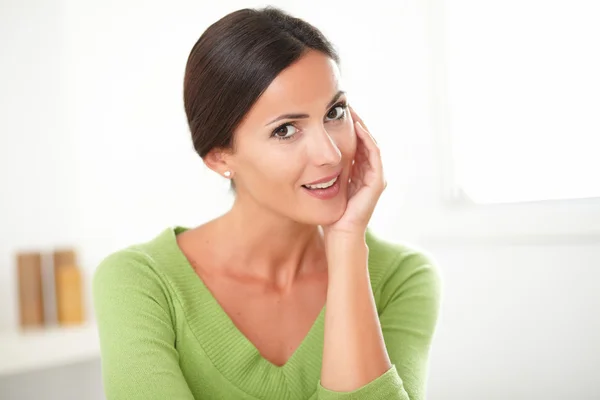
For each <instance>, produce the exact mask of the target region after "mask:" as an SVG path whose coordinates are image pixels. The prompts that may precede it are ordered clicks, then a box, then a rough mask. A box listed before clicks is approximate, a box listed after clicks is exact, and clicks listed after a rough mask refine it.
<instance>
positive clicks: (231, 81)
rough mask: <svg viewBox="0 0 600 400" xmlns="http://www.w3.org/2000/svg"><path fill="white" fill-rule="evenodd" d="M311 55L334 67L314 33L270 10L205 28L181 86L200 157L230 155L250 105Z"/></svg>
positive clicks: (329, 50) (328, 47)
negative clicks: (324, 57) (215, 152)
mask: <svg viewBox="0 0 600 400" xmlns="http://www.w3.org/2000/svg"><path fill="white" fill-rule="evenodd" d="M311 49H312V50H317V51H320V52H322V53H324V54H325V55H327V56H329V57H330V58H331V59H333V60H334V61H335V62H336V63H337V64H338V65H339V62H340V60H339V56H338V54H337V51H336V50H335V48H334V47H333V45H332V44H331V43H330V42H329V41H328V40H327V39H326V38H325V36H324V35H323V34H322V33H321V32H320V31H319V30H318V29H317V28H315V27H314V26H312V25H311V24H309V23H308V22H305V21H303V20H302V19H299V18H295V17H292V16H291V15H289V14H287V13H285V12H284V11H282V10H281V9H278V8H276V7H272V6H269V7H265V8H262V9H248V8H246V9H242V10H238V11H234V12H232V13H230V14H228V15H226V16H225V17H223V18H221V19H220V20H218V21H217V22H215V23H213V24H212V25H211V26H209V27H208V29H206V31H204V33H203V34H202V36H200V38H199V39H198V41H197V42H196V44H195V45H194V47H193V48H192V50H191V52H190V55H189V57H188V61H187V65H186V69H185V78H184V84H183V99H184V105H185V112H186V115H187V120H188V125H189V127H190V131H191V134H192V141H193V144H194V148H195V150H196V152H197V153H198V154H199V155H200V157H202V158H204V157H205V156H206V155H207V154H208V152H209V151H210V150H212V149H213V148H226V149H232V150H234V140H233V136H234V135H233V133H234V131H235V129H236V128H237V126H238V125H239V123H240V122H241V121H242V119H243V118H244V116H245V115H246V113H247V112H248V111H249V110H250V108H251V107H252V105H253V104H254V103H255V102H256V100H257V99H258V98H259V97H260V96H261V94H262V93H263V92H264V91H265V90H266V89H267V87H268V86H269V85H270V84H271V82H272V81H273V79H275V77H276V76H277V75H278V74H279V73H280V72H281V71H283V70H284V69H285V68H287V67H288V66H290V65H291V64H292V63H294V62H295V61H297V60H298V59H299V58H300V57H301V56H302V55H303V54H304V53H305V52H306V51H308V50H311ZM233 188H234V185H233V180H232V189H233Z"/></svg>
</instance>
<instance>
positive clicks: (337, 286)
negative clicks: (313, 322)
mask: <svg viewBox="0 0 600 400" xmlns="http://www.w3.org/2000/svg"><path fill="white" fill-rule="evenodd" d="M328 240H330V243H329V244H328V249H329V250H328V254H327V261H328V268H329V284H328V290H327V308H326V315H325V338H324V345H323V366H322V370H321V383H322V385H323V386H324V387H325V388H327V389H329V390H333V391H340V392H345V391H352V390H355V389H358V388H360V387H362V386H364V385H366V384H367V383H369V382H371V381H373V380H374V379H375V378H377V377H379V376H381V375H382V374H383V373H385V371H387V370H388V369H390V368H391V363H390V360H389V357H388V354H387V351H386V348H385V343H384V340H383V335H382V333H381V326H380V324H379V318H378V316H377V309H376V307H375V302H374V299H373V293H372V290H371V284H370V281H369V272H368V266H367V264H368V247H367V245H366V243H365V241H364V236H358V235H357V236H345V237H340V238H330V239H328Z"/></svg>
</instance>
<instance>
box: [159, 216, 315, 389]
mask: <svg viewBox="0 0 600 400" xmlns="http://www.w3.org/2000/svg"><path fill="white" fill-rule="evenodd" d="M186 230H188V228H185V227H180V226H177V227H174V228H169V229H167V231H165V233H164V238H165V241H168V242H169V243H165V244H166V245H167V246H165V247H168V248H170V249H171V251H169V252H168V253H170V263H171V265H172V267H175V269H176V270H177V273H175V274H172V277H171V278H172V283H173V285H174V286H175V291H176V293H177V296H178V297H179V300H180V302H181V305H182V308H183V311H184V314H185V318H186V320H187V322H188V324H189V327H190V329H191V330H192V332H193V333H194V335H195V336H196V338H197V340H198V341H199V343H200V345H201V346H202V348H203V349H204V351H205V353H206V355H207V356H208V357H209V358H210V360H211V361H212V363H213V364H214V365H215V367H216V368H217V369H218V370H219V371H220V372H221V373H222V374H223V375H224V376H225V378H227V380H229V381H230V382H231V383H232V384H235V385H236V386H237V387H239V388H240V389H241V390H243V391H244V392H246V393H248V394H250V395H251V396H254V397H258V398H266V397H271V396H273V395H274V394H277V398H278V399H284V398H289V399H306V398H309V397H310V396H311V395H312V393H313V392H314V390H316V385H317V382H318V380H319V377H320V372H321V362H322V354H323V335H324V319H325V310H326V305H324V306H323V308H322V309H321V311H320V312H319V314H318V316H317V318H316V319H315V320H314V321H313V323H312V325H311V327H310V329H309V330H308V332H307V334H306V335H305V336H304V338H303V339H302V341H301V342H300V344H299V345H298V347H297V348H296V349H295V351H294V352H293V354H292V355H291V356H290V357H289V358H288V360H287V361H286V362H285V364H283V365H281V366H279V365H276V364H273V363H272V362H270V361H269V360H267V359H266V358H265V357H263V356H262V355H261V354H260V351H259V350H258V348H257V347H256V346H255V345H254V343H252V342H251V341H250V340H249V339H248V338H247V337H246V335H244V334H243V332H242V331H241V330H240V329H238V327H237V326H236V325H235V324H234V322H233V320H232V319H231V317H230V316H229V314H227V312H226V311H225V310H224V309H223V307H222V306H221V305H220V303H219V302H218V301H217V299H216V298H215V297H214V295H213V294H212V292H211V291H210V290H209V289H208V287H207V285H206V284H205V283H204V281H203V280H202V278H201V277H200V276H199V275H198V274H197V273H196V271H195V270H194V268H193V266H192V265H191V263H190V262H189V260H188V258H187V257H186V256H185V254H184V253H183V251H182V249H181V248H180V247H179V245H178V243H177V235H178V234H179V233H182V232H185V231H186ZM163 248H164V247H163ZM174 271H175V270H174ZM257 379H258V381H260V382H263V385H260V386H259V387H257V385H256V382H257ZM310 388H314V389H310ZM307 389H308V390H309V391H307Z"/></svg>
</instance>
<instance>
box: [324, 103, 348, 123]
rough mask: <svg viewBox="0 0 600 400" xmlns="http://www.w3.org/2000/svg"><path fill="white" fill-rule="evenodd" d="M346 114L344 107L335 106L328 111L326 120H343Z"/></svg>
mask: <svg viewBox="0 0 600 400" xmlns="http://www.w3.org/2000/svg"><path fill="white" fill-rule="evenodd" d="M345 114H346V107H345V106H344V105H341V104H340V105H337V106H335V107H333V108H332V109H331V110H329V112H328V113H327V118H328V119H329V120H330V121H332V120H333V121H335V120H338V119H342V118H344V116H345Z"/></svg>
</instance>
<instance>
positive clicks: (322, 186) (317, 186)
mask: <svg viewBox="0 0 600 400" xmlns="http://www.w3.org/2000/svg"><path fill="white" fill-rule="evenodd" d="M336 180H337V176H336V177H335V178H333V179H332V180H330V181H329V182H324V183H318V184H316V185H304V186H306V187H307V188H308V189H326V188H328V187H330V186H332V185H333V184H334V183H335V181H336Z"/></svg>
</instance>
